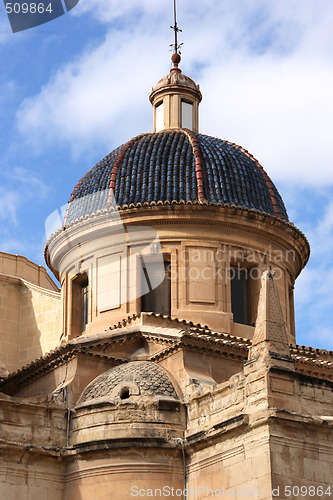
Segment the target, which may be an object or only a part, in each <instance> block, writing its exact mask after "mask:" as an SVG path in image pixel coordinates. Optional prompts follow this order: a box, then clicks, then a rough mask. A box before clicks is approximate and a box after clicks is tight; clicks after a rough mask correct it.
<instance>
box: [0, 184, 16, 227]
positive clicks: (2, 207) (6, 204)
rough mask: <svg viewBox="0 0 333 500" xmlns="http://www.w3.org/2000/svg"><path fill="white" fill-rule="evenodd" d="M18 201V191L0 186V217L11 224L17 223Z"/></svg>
mask: <svg viewBox="0 0 333 500" xmlns="http://www.w3.org/2000/svg"><path fill="white" fill-rule="evenodd" d="M19 203H20V196H19V193H18V191H16V190H9V189H8V188H4V187H0V219H1V220H3V221H7V222H9V223H12V224H14V225H15V224H16V223H17V217H16V215H17V209H18V206H19Z"/></svg>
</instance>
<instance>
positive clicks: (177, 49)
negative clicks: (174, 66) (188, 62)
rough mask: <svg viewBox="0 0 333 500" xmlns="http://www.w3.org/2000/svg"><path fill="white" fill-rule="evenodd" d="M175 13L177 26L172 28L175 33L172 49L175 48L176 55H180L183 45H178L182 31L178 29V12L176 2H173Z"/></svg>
mask: <svg viewBox="0 0 333 500" xmlns="http://www.w3.org/2000/svg"><path fill="white" fill-rule="evenodd" d="M173 12H174V19H175V24H174V26H170V28H171V29H172V30H173V31H174V32H175V43H172V44H171V45H170V47H173V49H174V53H175V54H178V51H179V52H180V47H181V46H182V45H183V44H182V43H180V44H179V45H178V33H179V32H181V31H182V30H181V29H179V28H178V25H177V11H176V0H173Z"/></svg>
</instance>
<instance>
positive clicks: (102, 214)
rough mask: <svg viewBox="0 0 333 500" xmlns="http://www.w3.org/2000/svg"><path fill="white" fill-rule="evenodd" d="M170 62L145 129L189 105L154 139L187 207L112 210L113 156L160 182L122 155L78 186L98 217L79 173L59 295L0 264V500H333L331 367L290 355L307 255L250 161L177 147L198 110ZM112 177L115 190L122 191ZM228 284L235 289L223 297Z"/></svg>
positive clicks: (194, 93)
mask: <svg viewBox="0 0 333 500" xmlns="http://www.w3.org/2000/svg"><path fill="white" fill-rule="evenodd" d="M176 60H177V61H178V62H179V60H180V58H179V56H178V55H177V58H175V61H176ZM175 61H174V62H175ZM178 62H176V64H175V67H174V69H173V70H172V72H171V74H170V75H169V76H170V78H166V79H165V78H164V79H162V80H161V81H160V82H159V84H158V86H157V87H156V88H155V89H154V90H153V93H152V95H151V101H152V104H153V107H154V127H155V126H156V123H157V118H158V117H157V115H156V114H158V113H159V111H157V107H158V106H159V104H160V99H162V100H164V101H163V104H165V107H164V115H163V116H164V126H168V127H172V128H176V129H177V128H179V127H182V98H184V99H185V102H187V101H186V99H189V98H191V99H192V100H191V102H190V103H189V102H187V104H192V105H193V106H194V107H193V109H192V112H193V114H192V127H191V130H185V131H183V132H182V133H179V134H178V135H177V134H176V133H174V132H172V133H171V134H170V133H165V135H164V136H163V137H164V139H163V140H165V141H166V142H165V144H166V143H167V141H168V140H169V141H173V140H174V141H175V142H174V151H176V153H175V155H174V157H172V158H173V160H172V161H174V162H175V164H176V162H178V163H179V165H178V163H177V168H178V166H179V168H183V167H184V165H185V163H184V161H185V160H186V161H187V158H190V161H189V163H191V162H192V163H191V165H187V167H186V169H187V170H186V169H185V170H186V171H187V174H186V175H185V174H184V176H183V177H179V178H180V179H181V180H180V182H192V184H191V186H192V187H193V189H192V188H191V189H192V191H191V193H192V194H193V199H192V198H189V199H188V200H187V201H186V202H185V201H184V200H183V199H175V200H173V201H171V202H170V201H169V200H167V199H166V197H167V196H164V198H163V199H160V200H157V201H155V200H153V201H148V199H149V200H150V198H149V196H151V197H152V196H153V195H152V194H151V195H147V201H145V202H143V203H141V202H140V203H137V204H136V205H135V204H134V203H132V204H130V205H128V204H125V203H123V204H122V205H120V206H119V207H115V205H114V204H112V203H113V201H114V199H115V192H116V187H117V186H116V181H117V172H118V170H120V167H121V165H122V162H123V161H125V160H124V158H125V156H126V154H128V158H127V157H126V158H127V159H126V161H128V162H129V163H128V164H126V165H132V168H134V167H133V162H134V163H135V161H136V162H137V164H135V165H136V167H135V168H137V170H138V169H139V168H141V167H142V165H146V170H145V173H146V174H147V177H149V176H148V171H149V167H150V166H152V167H153V168H155V170H152V171H151V172H153V173H154V172H155V174H156V175H157V173H156V172H157V170H158V169H159V168H160V169H161V168H162V167H163V168H164V169H165V171H164V174H165V178H167V177H169V178H170V177H171V176H172V174H171V173H170V172H171V171H172V168H173V164H172V161H171V160H170V158H171V156H169V157H168V158H169V160H168V158H164V163H163V161H162V160H161V158H162V156H163V155H164V154H165V155H166V154H167V153H168V154H170V155H171V153H170V151H169V150H168V149H167V146H166V145H165V150H164V149H163V148H164V146H163V148H162V150H161V148H160V149H159V146H158V144H161V141H160V142H159V140H160V139H161V137H162V136H159V137H157V136H156V134H155V135H154V137H153V138H152V142H151V143H149V144H152V146H151V149H153V148H155V149H154V151H155V153H156V152H157V153H156V155H157V156H158V154H159V155H160V156H159V158H160V159H159V160H156V157H153V153H152V152H151V151H150V153H149V154H151V155H152V156H149V157H148V159H147V155H144V158H143V157H140V154H139V153H138V154H137V155H136V156H135V154H134V152H133V154H132V156H130V153H131V147H132V146H133V144H134V143H136V139H133V140H132V141H129V143H127V144H126V145H125V146H124V147H121V148H119V149H118V150H116V151H115V152H113V153H111V154H110V155H109V156H108V157H106V160H105V161H104V160H103V161H102V162H100V163H99V164H98V165H97V166H96V168H95V170H94V169H93V171H92V172H93V174H94V175H97V174H98V172H99V173H100V174H101V175H102V177H101V178H103V179H104V181H103V182H105V183H106V184H105V185H106V186H107V190H106V193H105V192H103V193H102V198H103V200H104V202H105V201H106V204H103V205H102V206H100V205H98V203H97V205H96V204H94V203H95V202H96V199H97V198H98V197H99V195H100V192H99V191H98V190H97V191H96V190H95V191H93V189H95V187H96V185H98V182H97V180H96V178H95V177H94V175H93V174H91V176H90V177H91V178H89V182H88V183H87V185H83V187H82V186H81V187H82V190H81V191H76V189H77V188H75V190H74V192H73V194H72V196H71V198H70V202H69V204H68V209H67V212H66V216H65V218H64V221H63V225H62V228H61V229H59V231H57V232H55V233H54V234H53V235H52V236H51V237H50V239H49V241H48V243H47V246H46V249H45V259H46V263H47V265H48V266H49V268H50V269H51V270H52V271H53V272H54V274H55V276H56V277H57V278H59V281H60V285H61V292H60V291H59V290H58V288H57V286H56V285H55V284H54V283H53V281H52V280H51V279H50V278H49V276H48V275H47V273H46V271H45V269H44V268H42V267H40V266H36V265H35V264H33V263H32V262H29V261H28V260H27V259H25V258H24V257H20V256H12V255H9V254H4V253H0V348H1V355H0V359H1V364H0V424H1V426H0V491H1V493H2V496H3V498H6V499H8V500H18V499H26V500H36V499H37V500H39V499H43V500H44V499H45V500H92V499H93V498H95V497H96V498H98V499H99V500H111V499H114V500H128V499H130V498H135V497H137V498H145V499H146V498H147V499H148V498H154V499H158V498H168V497H169V498H181V499H184V500H191V499H192V498H193V499H200V500H204V499H209V498H212V497H224V498H233V499H234V500H240V499H242V498H258V499H262V500H273V499H274V498H277V499H281V500H283V499H288V498H306V499H308V500H310V499H311V498H323V499H325V500H329V499H330V498H331V497H332V496H333V484H331V483H332V477H333V415H332V407H333V406H332V404H333V353H332V352H328V351H325V350H319V349H313V348H308V347H304V346H298V345H297V344H296V339H295V324H294V305H293V286H294V282H295V280H296V278H297V276H298V275H299V273H300V272H301V270H302V269H303V267H304V266H305V265H306V263H307V260H308V258H309V245H308V242H307V240H306V238H305V236H304V235H303V234H302V233H301V232H300V231H299V230H298V229H297V228H295V226H294V225H293V224H291V223H290V222H289V221H288V217H287V214H286V211H285V208H284V205H283V201H282V199H281V198H280V195H279V194H278V191H277V190H276V188H275V186H273V184H272V182H271V181H270V179H269V178H268V176H267V174H266V173H265V171H264V170H263V169H262V167H261V166H260V165H259V163H258V162H256V161H255V160H254V159H253V158H252V157H251V155H249V154H248V153H247V152H245V151H244V150H243V149H242V148H239V147H234V146H232V147H231V148H230V144H229V143H227V142H223V141H220V140H215V139H214V138H210V139H209V138H208V139H207V137H206V138H202V137H203V136H202V137H201V139H200V137H199V136H195V135H194V131H196V130H197V127H198V105H199V102H200V100H201V94H200V91H199V88H198V87H197V86H196V85H195V83H194V82H193V81H192V80H191V79H189V78H188V77H180V74H181V72H180V70H179V69H178ZM184 99H183V100H184ZM185 108H186V106H185V107H184V109H185ZM192 130H193V131H192ZM163 133H164V132H163ZM146 135H149V134H146ZM146 135H145V134H143V136H144V137H146ZM143 136H139V137H140V138H142V137H143ZM189 138H190V140H189ZM140 140H141V139H140ZM149 140H150V139H149ZM200 140H202V143H201V144H202V148H203V149H204V148H206V149H207V150H205V151H206V153H205V154H203V153H202V152H201V153H200V147H199V143H200ZM186 141H187V142H186ZM216 141H217V142H218V149H217V150H216V151H215V149H214V144H217V142H216ZM163 144H164V143H163ZM184 144H186V147H185V152H186V156H185V157H182V158H181V159H179V158H180V156H181V153H180V152H179V151H184V150H182V147H183V145H184ZM136 145H137V144H136ZM212 145H213V146H212ZM143 147H144V146H143V144H142V143H141V142H140V144H139V146H138V148H139V150H140V148H143ZM168 147H169V149H170V144H169V146H168ZM216 147H217V146H216ZM186 148H187V149H186ZM211 148H212V149H211ZM171 149H172V148H171ZM140 151H141V150H140ZM207 151H208V152H207ZM230 151H231V152H230ZM155 153H154V154H155ZM213 153H214V155H215V160H216V162H217V160H218V161H219V168H220V170H219V172H217V169H216V163H214V161H215V160H214V161H213V162H212V161H211V157H212V155H213ZM172 154H173V153H172ZM156 155H155V156H156ZM223 155H224V157H223ZM135 158H136V160H135ZM153 158H154V159H153ZM184 158H185V159H184ZM110 162H111V163H110ZM112 162H114V163H112ZM182 162H183V163H182ZM205 162H206V164H205V168H206V170H204V163H205ZM230 162H231V166H230V165H229V163H230ZM232 162H234V163H232ZM148 164H149V165H148ZM124 165H125V164H124ZM126 165H125V166H124V170H123V172H124V175H123V177H122V178H121V179H120V181H119V185H122V184H121V183H122V182H123V184H125V187H124V188H123V190H125V188H126V189H128V186H130V185H131V182H134V181H133V178H135V177H136V176H135V175H134V174H133V175H132V170H131V169H130V172H129V173H127V174H126V168H127V166H126ZM228 165H229V167H228V168H229V169H230V172H229V174H230V175H229V176H226V177H225V179H227V180H226V181H225V182H226V185H225V186H224V185H223V183H222V184H221V186H220V187H221V192H222V188H223V189H224V190H225V192H226V191H227V190H229V191H228V193H227V194H228V196H229V198H228V200H229V201H228V202H225V203H224V202H222V201H221V200H220V201H217V198H216V199H215V201H214V200H213V199H211V201H208V199H207V197H205V189H206V192H208V188H209V189H211V190H212V189H213V188H212V184H209V183H210V182H211V181H212V178H213V177H214V175H215V177H216V178H218V175H221V179H222V177H223V175H224V174H223V171H224V170H226V169H227V166H228ZM191 169H192V170H191ZM103 175H104V177H103ZM108 175H109V178H108V177H107V176H108ZM126 176H127V177H126ZM246 176H248V177H246ZM152 177H153V175H152V174H151V178H152ZM175 178H176V174H175ZM251 179H252V180H251ZM86 180H87V178H86ZM134 180H135V179H134ZM250 180H251V181H250ZM90 182H91V184H89V183H90ZM214 182H217V181H214ZM221 182H222V181H221ZM232 182H234V185H231V183H232ZM251 182H252V184H251ZM145 183H148V184H149V183H150V184H149V185H150V189H151V186H152V182H151V181H149V180H147V179H146V180H145V181H143V184H142V186H143V187H142V189H143V192H144V194H145V193H146V194H147V193H148V191H149V190H148V188H147V185H146V184H145ZM80 185H81V184H80V183H79V184H78V186H80ZM119 185H118V186H119ZM126 186H127V187H126ZM133 186H134V184H133ZM133 186H132V187H133ZM209 186H210V187H209ZM158 187H159V186H158ZM146 188H147V189H146ZM119 189H120V188H119ZM131 189H132V188H131ZM85 190H87V191H89V190H92V194H93V197H92V198H93V199H90V200H89V201H90V203H91V205H89V207H90V208H91V207H93V209H91V210H90V212H89V210H88V209H87V207H88V205H86V206H85V205H84V194H85ZM133 190H134V187H133V189H132V191H133ZM162 194H163V193H162ZM164 194H166V195H167V193H164ZM213 194H214V193H213ZM214 196H215V194H214ZM94 197H95V198H94ZM241 197H243V198H242V202H241V203H240V202H239V204H238V205H237V206H236V205H235V204H234V203H233V202H232V200H237V199H238V201H239V200H240V199H241ZM221 199H222V198H221ZM230 200H231V201H230ZM249 200H252V201H249ZM97 202H99V200H98V199H97ZM104 202H103V203H104ZM75 203H76V205H75ZM264 206H265V207H266V208H267V211H265V210H264V209H263V208H262V207H264ZM80 207H81V208H80ZM89 207H88V208H89ZM96 207H97V208H96ZM79 209H80V210H81V212H80V210H79ZM73 214H74V215H73ZM75 214H76V215H77V217H76V215H75ZM115 214H116V217H115ZM147 227H148V228H149V230H148V229H147ZM158 258H159V259H160V261H159V264H160V265H161V266H162V269H163V277H165V279H164V281H163V280H162V284H163V286H164V285H165V288H157V287H156V290H159V295H158V296H156V297H155V299H156V300H155V303H154V302H153V300H152V297H153V288H152V286H151V283H150V277H149V276H148V279H147V284H148V285H149V287H148V288H149V292H144V293H145V294H150V302H149V306H148V307H147V306H146V305H145V300H144V298H143V297H142V295H143V292H142V283H143V279H142V276H143V274H144V272H146V274H147V273H148V272H147V267H145V266H147V262H148V261H150V262H151V263H152V264H153V266H152V267H153V268H154V265H155V264H156V262H157V259H158ZM142 262H143V264H144V265H143V264H142ZM140 265H141V266H142V268H141V267H140ZM234 269H236V270H241V272H242V273H243V274H242V276H243V278H242V279H243V281H242V288H241V289H236V292H237V293H236V292H235V288H234V289H232V284H231V279H232V278H231V272H232V270H234ZM246 273H248V274H249V275H250V278H248V277H246V278H245V277H244V276H245V274H246ZM167 278H170V280H169V281H168V282H166V279H167ZM165 282H166V284H165ZM239 283H240V281H239ZM239 283H238V285H239ZM238 285H237V286H238ZM158 286H160V285H158ZM161 286H162V285H161ZM154 289H155V288H154ZM233 290H234V291H233ZM162 296H163V297H164V298H165V304H164V305H163V307H164V306H165V305H166V307H167V308H168V313H167V314H165V312H163V313H162V312H161V311H160V310H158V309H159V307H160V309H161V302H162V299H161V297H162ZM163 300H164V299H163ZM147 303H148V302H147ZM239 303H242V304H243V305H242V307H243V306H244V304H245V305H246V307H245V306H244V307H243V309H244V311H245V309H246V313H247V317H246V320H245V319H244V318H243V319H240V318H239V317H237V314H238V312H239V309H240V307H239ZM151 304H153V306H152V305H151ZM244 311H243V312H244ZM244 314H245V313H244Z"/></svg>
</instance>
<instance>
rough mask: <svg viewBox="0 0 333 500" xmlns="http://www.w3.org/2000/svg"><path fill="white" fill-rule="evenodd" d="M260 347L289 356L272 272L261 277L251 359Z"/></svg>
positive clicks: (285, 332)
mask: <svg viewBox="0 0 333 500" xmlns="http://www.w3.org/2000/svg"><path fill="white" fill-rule="evenodd" d="M261 347H264V348H266V350H268V351H270V352H274V353H277V354H280V355H283V356H290V350H289V343H288V336H287V331H286V326H285V323H284V319H283V315H282V309H281V304H280V299H279V296H278V291H277V288H276V283H275V280H274V273H273V272H272V271H265V272H264V273H263V274H262V277H261V290H260V296H259V303H258V313H257V321H256V326H255V330H254V336H253V341H252V349H251V351H252V352H251V357H253V354H254V352H256V353H257V351H258V350H260V348H261Z"/></svg>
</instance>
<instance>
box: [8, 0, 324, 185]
mask: <svg viewBox="0 0 333 500" xmlns="http://www.w3.org/2000/svg"><path fill="white" fill-rule="evenodd" d="M171 8H172V6H170V5H169V4H167V3H166V2H165V3H164V2H155V1H154V2H153V1H152V0H145V1H139V0H137V1H135V0H131V1H130V0H127V1H124V2H119V1H118V0H117V1H116V0H114V1H109V0H86V1H85V0H81V2H80V4H79V5H78V7H77V8H76V9H73V11H72V12H73V15H76V16H77V15H83V14H84V13H87V12H90V13H93V15H95V16H96V17H97V18H98V19H99V20H100V21H101V22H104V23H106V24H108V25H109V26H110V27H109V32H108V35H107V36H106V38H105V40H104V42H103V43H101V45H100V46H99V47H97V48H93V49H87V50H85V51H84V52H83V54H82V55H81V56H80V57H78V58H77V59H76V60H75V61H73V62H71V63H70V64H66V65H64V66H63V67H61V68H59V70H58V72H57V73H56V75H55V76H54V77H53V78H52V79H50V81H49V82H48V83H47V84H46V85H45V86H44V87H43V88H42V89H41V91H40V92H39V93H38V94H37V95H35V96H33V97H31V98H27V99H25V100H24V101H23V103H22V105H21V107H20V109H19V111H18V114H17V118H18V127H19V129H20V131H21V133H22V135H23V136H25V138H26V140H27V141H28V142H30V143H31V144H33V145H34V146H35V147H37V148H43V147H45V146H46V147H49V146H50V144H52V143H53V142H54V141H56V142H60V143H62V144H69V145H70V146H71V148H72V150H73V151H74V152H75V153H76V154H78V155H80V154H82V153H83V152H85V151H87V150H88V149H89V148H91V147H92V146H93V145H94V144H96V143H99V144H103V145H105V147H106V148H107V147H111V145H112V146H115V145H118V144H120V143H122V142H124V141H126V140H128V139H129V138H130V137H131V136H132V135H134V134H137V133H139V132H143V131H147V130H148V131H149V130H150V129H151V122H152V117H151V110H150V105H149V104H148V103H147V97H148V93H149V90H150V86H151V85H152V84H153V85H154V84H155V83H156V82H157V81H158V79H159V78H160V77H161V76H163V75H164V74H165V73H166V72H167V70H168V56H167V49H166V48H167V46H168V43H169V42H172V38H173V35H172V32H171V30H169V24H170V23H172V10H171ZM332 14H333V6H332V3H331V2H330V1H328V0H326V1H323V2H322V3H321V8H320V9H318V6H317V5H315V4H314V3H313V2H311V1H310V0H309V1H300V0H288V1H287V0H284V1H279V2H271V1H269V2H268V0H256V1H253V2H247V1H245V0H243V1H240V2H238V4H237V5H236V6H235V3H234V2H231V0H227V1H225V2H221V1H220V0H210V1H207V2H204V3H203V2H201V1H200V2H199V0H192V1H190V0H184V2H182V3H181V4H180V5H179V24H180V25H181V26H182V27H184V34H181V35H180V37H181V40H185V42H186V44H185V46H184V57H183V63H182V67H183V70H184V72H187V73H190V74H191V76H194V77H195V78H196V79H197V80H198V81H199V82H200V84H201V87H202V90H203V94H204V100H203V103H202V105H201V130H202V131H203V132H205V133H208V134H210V135H215V136H219V137H223V138H226V139H228V140H232V141H234V142H236V143H240V144H242V145H243V146H244V147H246V148H247V149H249V150H250V151H251V152H252V153H253V154H254V155H255V156H257V157H258V159H259V161H261V163H262V164H263V165H264V167H265V168H266V169H267V170H268V171H269V173H270V174H271V176H272V177H273V179H277V180H285V179H287V178H288V179H291V180H293V181H297V182H301V183H304V184H311V185H313V184H315V185H318V186H320V185H321V184H323V183H332V182H333V168H332V165H331V163H330V160H329V158H328V154H327V151H328V148H329V147H330V144H331V141H332V138H333V124H332V116H333V101H332V99H331V89H332V88H333V61H332V57H331V54H330V52H329V49H328V48H329V47H330V46H331V44H332V38H333V35H332V32H331V26H330V19H331V18H332V16H331V15H332ZM115 19H118V20H119V19H120V20H121V23H122V25H121V27H120V26H119V23H118V24H117V23H116V22H115ZM129 34H130V36H129Z"/></svg>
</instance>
